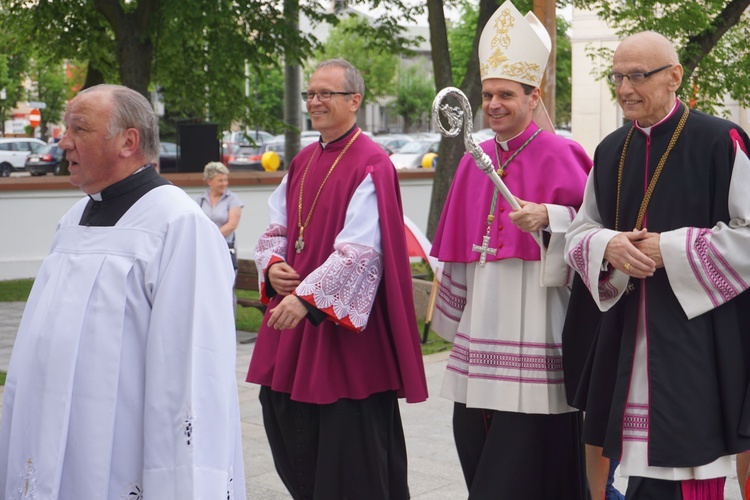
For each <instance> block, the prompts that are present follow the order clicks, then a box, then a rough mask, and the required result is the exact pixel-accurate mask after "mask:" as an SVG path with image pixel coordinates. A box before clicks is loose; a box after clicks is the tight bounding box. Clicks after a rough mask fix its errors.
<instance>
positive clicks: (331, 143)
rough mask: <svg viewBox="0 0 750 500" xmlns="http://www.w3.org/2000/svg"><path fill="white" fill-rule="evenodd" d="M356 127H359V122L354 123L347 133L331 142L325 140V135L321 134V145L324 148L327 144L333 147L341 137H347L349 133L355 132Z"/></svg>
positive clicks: (319, 140)
mask: <svg viewBox="0 0 750 500" xmlns="http://www.w3.org/2000/svg"><path fill="white" fill-rule="evenodd" d="M356 128H357V124H356V123H355V124H354V125H352V128H350V129H349V130H347V131H346V133H345V134H344V135H342V136H341V137H338V138H336V139H334V140H332V141H331V142H323V136H322V135H321V136H320V139H318V142H320V147H321V148H323V149H325V148H326V146H331V147H333V146H332V145H334V144H335V143H336V142H339V141H341V139H343V138H344V137H346V136H348V135H349V134H351V133H352V132H354V130H356Z"/></svg>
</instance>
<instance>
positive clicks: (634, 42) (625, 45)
mask: <svg viewBox="0 0 750 500" xmlns="http://www.w3.org/2000/svg"><path fill="white" fill-rule="evenodd" d="M620 51H637V52H640V53H651V54H653V55H654V56H656V57H659V58H661V60H662V61H664V64H667V63H669V64H674V65H677V64H680V58H679V56H678V55H677V51H676V50H675V48H674V46H673V45H672V42H670V41H669V40H668V39H667V37H665V36H664V35H662V34H661V33H657V32H655V31H641V32H640V33H636V34H634V35H630V36H629V37H627V38H625V39H623V41H622V42H620V45H619V46H618V47H617V50H616V51H615V57H617V52H620Z"/></svg>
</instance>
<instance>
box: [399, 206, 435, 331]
mask: <svg viewBox="0 0 750 500" xmlns="http://www.w3.org/2000/svg"><path fill="white" fill-rule="evenodd" d="M404 229H405V230H406V246H407V248H408V252H409V257H419V258H422V259H424V260H425V261H427V263H428V264H429V265H430V268H431V269H432V274H433V276H434V278H433V280H432V288H431V289H430V300H429V302H428V303H427V312H426V314H425V319H424V331H423V332H422V343H423V344H424V343H425V342H427V335H428V334H429V332H430V323H432V311H433V310H434V309H435V300H436V299H437V290H438V285H439V278H440V266H439V265H438V260H437V259H436V258H435V257H432V256H430V249H431V248H432V243H430V240H428V239H427V236H425V235H424V233H423V232H422V231H420V230H419V228H418V227H417V226H416V225H415V224H414V223H413V222H412V221H411V220H410V219H409V218H408V217H407V216H405V215H404Z"/></svg>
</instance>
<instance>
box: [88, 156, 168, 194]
mask: <svg viewBox="0 0 750 500" xmlns="http://www.w3.org/2000/svg"><path fill="white" fill-rule="evenodd" d="M157 177H159V174H158V173H157V172H156V169H155V168H154V164H153V163H147V164H145V165H144V166H142V167H141V168H139V169H138V170H136V171H135V172H133V173H132V174H131V175H129V176H128V177H126V178H124V179H122V180H121V181H117V182H115V183H114V184H112V185H110V186H107V187H106V188H104V189H103V190H102V191H101V192H99V193H94V194H90V195H89V198H91V199H92V200H94V201H103V200H111V199H113V198H117V197H118V196H122V195H123V194H126V193H129V192H131V191H133V190H134V189H137V188H139V187H141V186H142V185H144V184H146V183H147V182H151V181H153V180H154V179H156V178H157Z"/></svg>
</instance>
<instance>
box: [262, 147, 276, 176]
mask: <svg viewBox="0 0 750 500" xmlns="http://www.w3.org/2000/svg"><path fill="white" fill-rule="evenodd" d="M260 164H261V165H262V166H263V170H265V171H266V172H274V171H276V170H278V169H279V165H281V159H280V158H279V155H277V154H276V152H275V151H266V152H265V153H263V156H261V157H260Z"/></svg>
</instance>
